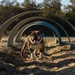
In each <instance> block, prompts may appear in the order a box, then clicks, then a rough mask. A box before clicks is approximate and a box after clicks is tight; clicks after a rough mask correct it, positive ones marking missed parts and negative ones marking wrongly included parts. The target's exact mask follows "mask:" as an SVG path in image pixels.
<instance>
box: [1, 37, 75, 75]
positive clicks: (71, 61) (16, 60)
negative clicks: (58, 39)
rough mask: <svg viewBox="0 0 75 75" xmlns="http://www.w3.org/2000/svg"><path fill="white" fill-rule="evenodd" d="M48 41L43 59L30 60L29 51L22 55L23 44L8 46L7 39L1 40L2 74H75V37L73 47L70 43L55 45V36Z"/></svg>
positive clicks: (72, 39)
mask: <svg viewBox="0 0 75 75" xmlns="http://www.w3.org/2000/svg"><path fill="white" fill-rule="evenodd" d="M62 39H63V40H64V41H65V42H67V40H66V38H62ZM46 41H47V44H46V48H45V49H46V53H44V58H43V60H39V59H38V58H36V60H30V59H29V58H30V55H29V53H28V52H27V53H26V54H25V57H24V58H22V57H20V49H21V46H22V45H21V44H18V45H15V47H7V46H6V41H3V42H0V75H75V38H71V43H72V48H71V49H69V45H68V44H65V45H62V46H59V45H55V43H54V40H53V38H52V39H51V38H50V39H49V38H47V40H46ZM48 41H49V42H48Z"/></svg>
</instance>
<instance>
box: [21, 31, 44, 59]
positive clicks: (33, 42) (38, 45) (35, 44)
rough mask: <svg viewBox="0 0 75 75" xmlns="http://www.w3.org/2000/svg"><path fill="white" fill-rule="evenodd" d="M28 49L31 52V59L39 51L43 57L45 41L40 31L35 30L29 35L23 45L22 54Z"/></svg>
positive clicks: (40, 56)
mask: <svg viewBox="0 0 75 75" xmlns="http://www.w3.org/2000/svg"><path fill="white" fill-rule="evenodd" d="M26 49H28V50H29V52H30V54H31V59H34V57H36V54H37V53H38V52H39V58H42V56H43V52H44V41H43V38H42V35H41V33H40V31H38V30H34V31H32V32H31V33H30V35H28V36H27V37H26V39H25V41H24V44H23V47H22V49H21V56H23V52H24V51H25V50H26Z"/></svg>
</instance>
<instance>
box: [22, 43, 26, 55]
mask: <svg viewBox="0 0 75 75" xmlns="http://www.w3.org/2000/svg"><path fill="white" fill-rule="evenodd" d="M26 44H27V43H26V42H24V44H23V47H22V49H21V56H23V52H24V50H25V48H26Z"/></svg>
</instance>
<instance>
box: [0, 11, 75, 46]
mask: <svg viewBox="0 0 75 75" xmlns="http://www.w3.org/2000/svg"><path fill="white" fill-rule="evenodd" d="M39 13H41V14H42V13H47V14H50V15H52V16H55V17H56V18H59V19H60V20H62V21H63V22H65V23H67V24H68V25H69V26H70V27H71V28H72V29H73V30H74V32H75V27H74V26H73V25H72V24H71V23H69V22H68V21H67V20H65V19H64V18H62V17H60V16H58V15H55V14H53V13H51V12H46V11H27V12H23V13H20V14H18V15H16V16H13V17H12V18H10V19H9V20H7V21H6V22H5V23H3V25H2V26H1V27H0V40H1V38H2V36H3V34H4V32H5V31H6V29H7V28H8V27H9V26H11V24H12V23H13V22H14V21H17V22H16V25H15V26H14V28H12V30H11V32H10V34H9V37H8V41H7V46H13V43H14V38H15V42H18V41H20V40H21V36H22V34H23V33H24V32H25V31H26V30H27V29H29V28H31V27H35V26H36V27H38V26H41V27H45V28H47V29H49V30H50V31H51V32H52V33H53V35H54V38H55V41H57V39H56V37H57V38H58V41H59V44H60V45H61V43H62V42H63V41H62V39H61V33H60V31H59V29H58V28H60V29H61V30H62V31H63V32H64V34H66V36H67V38H68V41H69V44H70V46H71V41H70V37H69V35H68V32H67V31H66V28H64V27H63V26H62V25H61V24H60V23H58V22H57V21H55V20H54V19H52V18H48V17H44V16H40V15H39V16H38V14H39ZM32 14H34V16H33V15H32ZM27 15H30V16H27ZM22 17H24V18H22ZM57 27H58V28H57ZM34 29H36V28H34Z"/></svg>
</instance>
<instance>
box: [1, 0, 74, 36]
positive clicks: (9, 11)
mask: <svg viewBox="0 0 75 75" xmlns="http://www.w3.org/2000/svg"><path fill="white" fill-rule="evenodd" d="M62 6H63V5H62V4H61V3H58V2H50V0H43V2H41V3H37V2H36V0H24V2H23V3H19V2H18V1H17V0H12V2H11V1H10V0H8V1H6V0H2V1H1V2H0V25H2V24H3V23H4V22H5V21H6V20H8V19H9V18H11V17H12V16H14V15H16V14H19V13H22V12H26V11H33V10H42V11H43V10H44V11H50V12H52V13H54V14H57V15H59V16H62V17H63V18H65V19H67V20H68V21H69V22H70V23H71V24H73V25H74V26H75V6H72V5H68V6H64V8H63V10H62V9H61V7H62ZM40 14H41V13H40ZM33 15H34V14H33ZM41 15H43V16H48V17H51V15H49V14H47V13H42V14H41ZM53 18H54V20H56V21H57V18H55V16H53ZM59 22H60V23H61V25H64V26H65V27H66V28H68V29H70V27H68V26H67V25H66V23H63V22H61V21H59ZM62 23H63V24H62ZM13 25H14V24H13ZM9 29H11V27H9ZM70 33H71V32H70ZM72 35H73V34H72Z"/></svg>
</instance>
